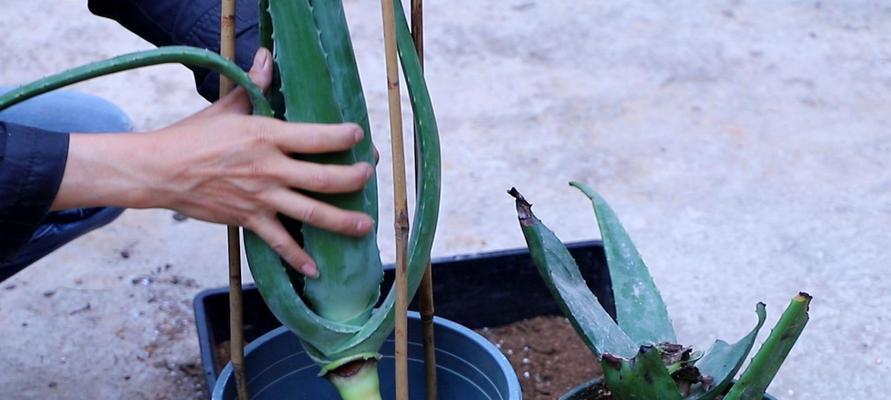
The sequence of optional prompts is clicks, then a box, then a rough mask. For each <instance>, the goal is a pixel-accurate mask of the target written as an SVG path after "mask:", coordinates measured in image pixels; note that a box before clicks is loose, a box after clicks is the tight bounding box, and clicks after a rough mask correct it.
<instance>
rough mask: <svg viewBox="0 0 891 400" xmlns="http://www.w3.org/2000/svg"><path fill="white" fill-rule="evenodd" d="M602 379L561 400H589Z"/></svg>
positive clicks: (768, 397) (773, 399)
mask: <svg viewBox="0 0 891 400" xmlns="http://www.w3.org/2000/svg"><path fill="white" fill-rule="evenodd" d="M601 381H602V379H600V378H597V379H594V380H591V381H589V382H587V383H584V384H581V385H579V386H576V387H574V388H572V390H570V391H568V392H566V393H564V394H563V396H560V400H588V399H589V398H590V397H589V396H590V395H592V394H593V393H596V392H597V389H599V388H600V384H601ZM764 400H777V399H776V397H773V396H771V395H769V394H765V395H764Z"/></svg>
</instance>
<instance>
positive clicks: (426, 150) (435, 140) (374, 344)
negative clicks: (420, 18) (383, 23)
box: [332, 0, 441, 357]
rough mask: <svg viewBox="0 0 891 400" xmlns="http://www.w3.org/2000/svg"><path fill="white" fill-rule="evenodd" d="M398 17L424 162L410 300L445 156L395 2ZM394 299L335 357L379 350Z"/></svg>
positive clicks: (434, 216) (434, 215) (435, 210)
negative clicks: (441, 154)
mask: <svg viewBox="0 0 891 400" xmlns="http://www.w3.org/2000/svg"><path fill="white" fill-rule="evenodd" d="M393 3H394V9H395V10H397V12H396V13H395V14H396V44H397V48H398V50H399V60H400V62H401V63H402V72H403V74H404V77H405V83H406V86H407V88H408V96H409V101H410V103H411V107H412V114H413V115H414V122H415V125H416V126H417V127H418V131H417V135H416V137H417V139H418V142H417V144H418V154H419V159H420V163H419V164H418V171H416V173H417V174H418V175H419V176H420V179H419V181H418V182H419V184H418V203H417V205H416V207H415V215H414V219H413V220H412V224H411V232H410V237H409V241H408V293H409V299H411V298H412V297H414V294H415V293H416V292H417V290H418V286H419V285H420V284H421V278H422V277H423V275H424V271H426V269H427V263H429V262H430V250H431V249H432V247H433V237H434V234H435V233H436V224H437V220H438V216H439V199H440V192H441V187H440V185H441V184H440V180H441V177H440V175H441V174H440V169H441V161H440V160H441V157H440V146H439V129H438V128H437V125H436V117H435V115H434V113H433V103H432V102H431V100H430V93H429V91H428V90H427V83H426V81H425V80H424V73H423V70H422V69H421V63H420V60H419V59H418V54H417V52H416V50H415V47H414V43H413V42H412V39H411V32H410V31H409V28H408V22H407V21H406V19H405V14H404V13H403V12H401V11H402V10H403V8H402V4H401V2H400V1H399V0H394V1H393ZM395 301H396V291H395V287H394V286H393V287H391V288H390V291H389V292H388V293H387V297H386V298H385V299H384V301H383V303H382V304H381V306H380V308H378V309H377V310H375V312H374V314H373V315H372V317H371V319H370V320H369V321H368V322H367V323H366V324H365V326H363V327H362V331H361V332H359V333H358V334H356V335H355V336H354V337H353V338H352V339H351V340H350V341H349V342H348V343H346V344H345V345H343V346H342V347H341V348H340V349H339V352H338V353H333V354H332V356H333V357H342V356H346V355H350V354H355V353H357V352H376V351H377V350H378V349H380V346H381V344H383V342H384V341H385V340H386V339H387V337H388V336H389V335H390V333H391V332H392V331H393V324H394V321H395V320H394V318H395V313H394V311H395V310H394V308H393V306H394V305H395Z"/></svg>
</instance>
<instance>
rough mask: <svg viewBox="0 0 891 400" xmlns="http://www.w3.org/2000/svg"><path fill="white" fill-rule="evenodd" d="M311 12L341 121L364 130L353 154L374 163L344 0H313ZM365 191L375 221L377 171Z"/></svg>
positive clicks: (366, 107)
mask: <svg viewBox="0 0 891 400" xmlns="http://www.w3.org/2000/svg"><path fill="white" fill-rule="evenodd" d="M312 13H313V17H314V18H315V20H316V24H317V25H318V26H319V39H320V44H321V45H322V51H323V52H324V53H325V62H326V63H327V64H328V72H329V73H330V75H331V82H332V88H333V89H334V97H335V99H336V100H337V104H338V106H339V107H340V113H341V118H342V119H343V120H344V121H349V122H354V123H357V124H359V126H361V127H362V130H363V131H364V132H365V138H364V139H363V140H362V141H361V142H359V143H358V144H356V146H355V148H354V150H355V154H356V156H357V158H358V160H359V161H365V162H367V163H369V164H371V165H374V163H375V159H374V145H373V144H372V142H371V126H370V124H369V122H368V106H367V105H366V104H365V95H364V94H363V93H362V82H361V80H360V78H359V68H358V66H357V65H356V56H355V53H354V52H353V43H352V41H350V31H349V28H348V24H347V20H346V15H345V14H344V10H343V3H342V2H340V1H313V2H312ZM364 193H365V196H364V197H365V200H366V201H368V202H369V204H366V205H365V207H364V209H365V210H366V212H368V213H370V214H371V217H372V219H373V220H374V222H375V224H377V222H378V214H377V213H378V198H377V178H376V173H375V175H372V177H371V178H370V179H369V180H368V184H367V185H366V186H365V189H364ZM375 226H376V225H375Z"/></svg>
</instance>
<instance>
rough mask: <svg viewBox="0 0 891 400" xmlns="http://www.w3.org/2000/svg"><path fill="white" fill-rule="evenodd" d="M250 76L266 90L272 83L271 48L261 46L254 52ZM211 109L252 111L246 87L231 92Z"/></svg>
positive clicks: (242, 112) (247, 112)
mask: <svg viewBox="0 0 891 400" xmlns="http://www.w3.org/2000/svg"><path fill="white" fill-rule="evenodd" d="M248 76H250V77H251V81H252V82H254V84H255V85H257V86H259V87H260V90H262V91H264V92H265V91H266V89H268V88H269V84H270V83H272V53H270V52H269V50H266V49H264V48H262V47H261V48H260V49H258V50H257V53H256V54H254V63H253V65H252V66H251V70H250V71H248ZM209 110H212V112H237V113H240V114H249V113H250V112H251V100H250V98H249V97H248V95H247V92H245V90H244V88H241V87H238V88H236V89H235V90H233V91H232V92H231V93H229V94H228V95H226V96H225V97H223V98H222V99H220V100H219V101H217V102H216V103H215V104H214V105H213V106H211V107H210V109H209Z"/></svg>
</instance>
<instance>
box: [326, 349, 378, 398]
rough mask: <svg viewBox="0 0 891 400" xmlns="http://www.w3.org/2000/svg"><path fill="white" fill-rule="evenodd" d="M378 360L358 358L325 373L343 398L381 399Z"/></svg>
mask: <svg viewBox="0 0 891 400" xmlns="http://www.w3.org/2000/svg"><path fill="white" fill-rule="evenodd" d="M377 365H378V363H377V360H376V359H373V358H372V359H368V360H358V361H354V362H353V364H347V365H345V366H343V367H340V368H338V370H337V371H336V372H334V371H332V372H330V373H328V374H327V375H325V377H327V378H328V381H330V382H331V383H332V384H333V385H334V387H335V388H337V393H339V394H340V397H341V398H343V400H381V391H380V378H378V373H377Z"/></svg>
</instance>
